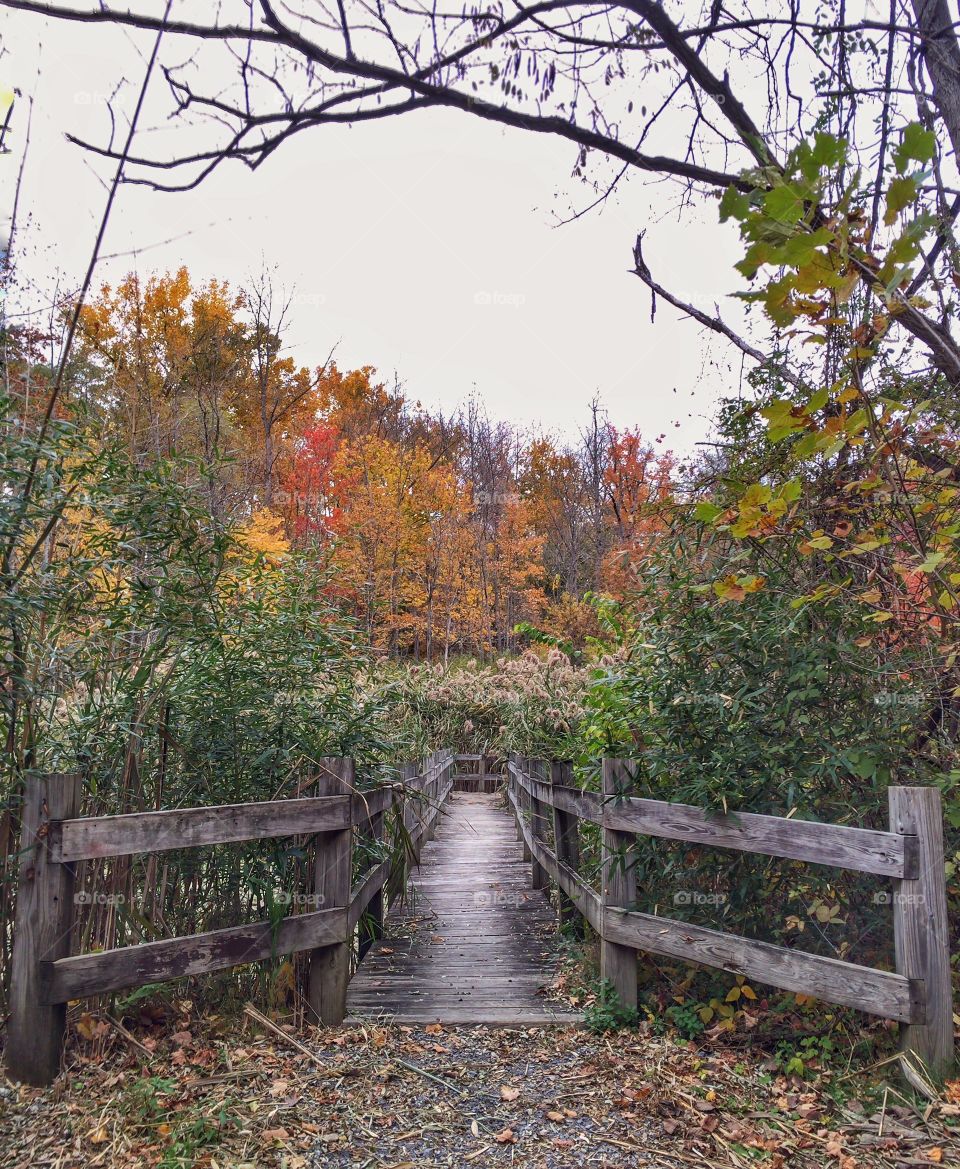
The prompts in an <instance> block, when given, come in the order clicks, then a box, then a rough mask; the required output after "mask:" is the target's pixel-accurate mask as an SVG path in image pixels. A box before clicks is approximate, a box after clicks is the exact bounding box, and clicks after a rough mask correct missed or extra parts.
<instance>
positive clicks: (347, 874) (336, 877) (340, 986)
mask: <svg viewBox="0 0 960 1169" xmlns="http://www.w3.org/2000/svg"><path fill="white" fill-rule="evenodd" d="M319 769H320V776H319V778H318V780H317V785H316V787H317V792H318V794H319V795H326V796H342V795H345V794H348V793H350V792H352V791H353V790H354V787H355V777H354V767H353V760H352V759H338V758H329V759H321V760H319ZM314 850H315V851H314V869H313V885H312V892H313V893H314V895H315V896H316V899H317V904H318V905H320V906H323V907H324V908H328V909H329V908H334V907H342V908H343V911H344V919H345V920H346V916H347V912H348V908H347V907H348V906H349V905H350V881H351V877H352V873H353V829H352V828H351V827H350V826H349V825H348V826H347V827H346V828H341V829H339V830H338V831H333V832H323V833H320V834H318V835H317V838H316V841H315V844H314ZM351 937H352V931H351ZM350 949H351V946H350V938H347V937H343V938H341V939H339V940H337V941H333V942H329V943H327V944H325V945H321V946H319V947H317V948H316V949H314V950H313V952H312V953H311V955H310V965H309V968H308V971H307V1004H308V1006H309V1008H310V1011H311V1012H312V1014H313V1016H314V1018H316V1019H319V1020H320V1022H321V1023H323V1025H324V1026H325V1027H335V1026H336V1025H337V1024H338V1023H342V1022H343V1018H344V1015H346V1013H347V986H348V984H349V982H350Z"/></svg>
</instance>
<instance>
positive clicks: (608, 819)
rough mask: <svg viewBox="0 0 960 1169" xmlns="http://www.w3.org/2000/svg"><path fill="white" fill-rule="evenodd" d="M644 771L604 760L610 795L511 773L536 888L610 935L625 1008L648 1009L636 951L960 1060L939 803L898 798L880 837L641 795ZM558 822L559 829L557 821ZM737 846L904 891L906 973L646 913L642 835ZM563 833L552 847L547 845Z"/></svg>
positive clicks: (557, 767) (609, 962)
mask: <svg viewBox="0 0 960 1169" xmlns="http://www.w3.org/2000/svg"><path fill="white" fill-rule="evenodd" d="M635 773H636V765H635V764H633V763H632V762H631V761H629V760H620V759H605V760H604V761H603V768H602V776H603V782H602V789H603V790H602V792H601V793H597V792H592V791H584V790H580V789H579V788H576V787H573V786H571V777H572V767H571V766H570V765H569V764H567V763H562V762H559V763H558V762H549V763H548V762H544V761H542V760H531V759H520V758H519V757H516V756H514V757H513V758H512V759H511V761H510V762H509V764H508V777H509V778H508V784H507V795H508V799H509V801H510V805H511V807H512V809H513V812H514V815H515V817H516V821H517V832H518V838H521V839H522V840H523V843H524V851H525V854H526V855H527V856H528V858H529V859H530V860H531V861H532V864H533V884H534V887H535V888H538V887H539V888H544V887H545V886H547V884H548V883H549V881H553V882H554V884H555V885H556V886H557V888H558V890H559V898H560V912H561V917H562V918H564V919H567V920H573V921H577V922H579V921H580V919H583V920H585V921H586V922H588V923H589V924H590V926H591V927H592V928H593V929H594V930H595V931H596V933H597V934H599V936H600V954H601V971H600V973H601V978H602V979H604V980H608V981H609V983H610V984H611V985H612V987H613V990H614V991H615V993H616V996H617V998H618V999H619V1000H620V1002H622V1003H623V1004H624V1005H626V1006H629V1007H636V1004H637V961H636V955H637V951H638V950H642V951H646V952H647V953H651V954H659V955H663V956H665V957H669V958H674V959H679V960H682V961H687V962H692V963H700V964H702V965H705V966H712V967H716V968H718V969H722V970H728V971H731V972H733V973H735V974H740V975H743V976H745V977H747V978H751V979H755V980H756V981H758V982H763V983H767V984H769V985H771V986H775V987H779V988H780V989H782V990H788V991H795V992H799V993H802V994H805V995H811V996H813V997H815V998H818V999H822V1000H824V1001H825V1002H830V1003H837V1004H839V1005H842V1006H848V1007H855V1008H857V1009H858V1010H862V1011H867V1012H869V1013H871V1014H874V1015H879V1016H881V1017H882V1018H886V1019H894V1020H897V1021H898V1022H900V1023H901V1024H903V1027H902V1042H903V1048H904V1051H905V1052H907V1053H913V1055H915V1056H917V1057H919V1059H920V1060H921V1061H922V1064H923V1066H924V1067H925V1068H926V1069H928V1070H929V1071H930V1072H932V1073H933V1074H940V1073H942V1072H943V1071H944V1070H946V1069H947V1068H948V1067H949V1066H950V1064H951V1063H952V1061H953V1009H952V999H951V986H950V947H949V931H948V923H947V902H946V887H945V876H944V856H943V825H942V813H941V806H940V793H939V791H938V790H937V789H936V788H929V787H916V788H910V787H891V788H890V789H889V808H890V830H889V831H887V832H878V831H873V830H869V829H863V828H854V827H848V826H847V825H839V824H821V823H813V822H810V821H806V820H793V819H789V818H786V817H780V816H761V815H756V814H753V813H747V812H741V813H729V814H726V815H718V814H714V813H713V812H708V811H705V810H704V809H702V808H697V807H692V806H690V805H686V804H672V803H666V802H663V801H659V800H649V799H637V798H633V797H631V795H630V790H631V775H633V774H635ZM551 820H552V824H551V823H550V821H551ZM581 820H588V821H591V822H592V823H594V824H597V825H599V826H600V827H601V829H602V832H601V838H602V846H601V853H602V855H601V888H600V890H599V891H597V890H595V889H593V888H592V887H591V885H590V884H589V883H588V882H587V881H585V880H584V878H583V876H582V874H581V872H580V871H579V868H580V863H579V833H578V822H579V821H581ZM638 835H642V836H656V837H663V838H665V839H668V840H679V841H686V842H688V843H690V844H698V845H706V846H714V847H717V848H730V849H736V850H737V851H740V852H750V853H759V854H761V855H763V856H774V857H785V858H788V859H790V860H797V861H807V862H810V863H813V864H819V865H830V866H835V867H837V868H841V869H848V870H851V871H854V872H860V873H870V874H873V875H875V876H878V877H887V878H890V879H891V880H892V881H893V891H892V895H891V897H890V902H891V904H892V907H893V924H894V948H895V954H896V971H886V970H876V969H874V968H872V967H869V966H859V965H856V964H854V963H852V962H843V961H839V960H837V959H834V958H826V957H821V956H820V955H817V954H809V953H803V952H801V951H798V950H793V949H789V948H787V947H784V946H776V945H771V944H770V943H767V942H759V941H752V940H749V939H746V938H741V937H737V936H735V935H733V934H729V933H725V932H722V931H719V930H715V929H709V928H706V927H704V926H699V925H692V924H690V923H689V922H681V921H676V920H673V919H671V918H669V917H659V916H656V915H653V914H649V913H639V912H637V911H636V910H635V908H634V907H635V905H636V901H637V890H636V878H635V870H634V867H633V865H632V864H631V859H630V858H631V853H632V852H633V850H634V849H635V848H636V836H638ZM551 837H552V840H553V847H552V848H551V847H550V845H549V840H550V838H551Z"/></svg>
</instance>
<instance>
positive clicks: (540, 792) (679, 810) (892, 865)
mask: <svg viewBox="0 0 960 1169" xmlns="http://www.w3.org/2000/svg"><path fill="white" fill-rule="evenodd" d="M508 766H509V769H510V774H511V775H512V776H513V777H514V778H515V779H516V781H517V783H518V784H519V785H520V786H521V787H522V788H523V789H524V791H526V792H527V793H528V794H529V795H530V796H531V797H533V798H534V799H536V800H539V801H540V802H541V803H544V804H548V805H549V806H550V807H552V808H559V809H561V810H563V811H565V812H570V813H571V814H572V815H574V816H576V817H577V818H578V819H579V820H590V821H591V822H592V823H594V824H601V825H603V826H604V827H605V828H611V829H614V830H616V831H619V832H635V833H637V834H638V835H641V836H657V837H661V838H662V839H665V840H683V841H686V842H687V843H688V844H705V845H709V846H710V847H712V848H733V849H736V850H737V851H739V852H751V853H758V854H760V855H762V856H777V857H783V858H784V859H786V860H796V861H807V862H809V863H812V864H818V865H830V866H833V867H835V868H841V869H848V870H850V871H851V872H856V873H872V874H874V875H875V876H878V877H896V878H898V879H901V880H902V879H904V878H907V879H910V878H912V877H914V876H915V875H916V872H917V869H918V853H917V848H918V845H917V839H916V837H913V836H906V835H903V834H901V833H897V832H879V831H874V830H872V829H869V828H853V827H850V826H848V825H846V824H828V823H821V822H819V821H816V820H795V819H792V818H790V817H788V816H764V815H759V814H757V813H756V812H736V811H734V812H727V813H726V814H724V813H721V812H713V811H710V810H707V809H704V808H698V807H696V806H694V805H692V804H673V803H669V802H667V801H665V800H649V799H639V798H637V797H633V796H622V797H620V798H608V799H606V800H604V798H603V796H601V795H600V794H599V793H597V792H592V791H587V790H584V789H582V788H573V787H564V786H556V785H553V784H549V783H545V782H544V781H543V780H540V779H537V778H536V777H535V776H531V775H529V774H527V773H526V772H524V771H523V770H522V768H520V767H519V766H518V765H517V764H516V763H514V762H511V763H510V764H509V765H508Z"/></svg>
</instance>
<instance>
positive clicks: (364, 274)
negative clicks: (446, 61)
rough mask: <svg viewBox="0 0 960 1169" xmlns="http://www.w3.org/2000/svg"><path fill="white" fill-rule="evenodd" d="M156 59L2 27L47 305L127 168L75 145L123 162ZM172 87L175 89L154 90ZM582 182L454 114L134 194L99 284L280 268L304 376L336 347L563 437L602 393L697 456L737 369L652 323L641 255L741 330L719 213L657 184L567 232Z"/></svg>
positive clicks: (3, 181) (540, 143)
mask: <svg viewBox="0 0 960 1169" xmlns="http://www.w3.org/2000/svg"><path fill="white" fill-rule="evenodd" d="M148 41H149V38H148ZM148 41H145V40H144V39H143V38H142V37H141V38H140V39H139V40H138V39H137V38H136V36H135V35H132V34H130V33H127V32H125V31H122V30H117V29H110V28H106V27H94V26H90V27H86V26H80V25H76V24H52V25H51V24H46V23H44V22H43V21H41V20H39V19H37V18H35V17H30V16H27V15H24V14H20V13H12V12H10V11H8V10H4V13H3V23H2V45H3V49H4V50H5V52H4V55H3V57H2V58H0V88H2V84H4V83H5V84H12V85H15V86H17V87H18V88H19V89H20V90H22V92H23V100H21V101H19V102H18V107H17V109H16V111H15V117H14V136H13V138H12V140H11V142H10V145H11V147H12V153H11V154H9V155H6V156H4V157H2V158H0V200H2V202H0V217H6V216H7V215H9V213H10V207H11V202H12V190H13V183H14V178H15V175H16V170H17V167H18V165H19V160H20V157H21V154H22V150H23V144H24V138H25V130H26V117H27V113H28V103H27V100H26V99H27V98H28V96H31V95H32V96H33V99H34V110H33V122H32V130H31V144H30V149H29V153H28V157H27V163H26V170H25V179H24V186H23V190H22V195H21V216H22V217H24V218H23V220H22V222H21V229H22V233H23V234H22V235H21V237H20V241H19V242H20V248H19V249H18V250H19V252H20V255H21V259H20V261H19V264H20V269H21V275H26V276H27V277H28V278H29V279H30V281H31V283H32V284H33V286H34V288H35V296H36V298H37V303H40V302H41V300H42V298H43V297H49V295H50V291H51V289H52V288H53V286H54V282H55V281H56V280H59V282H60V286H61V287H62V288H74V287H76V286H77V285H78V284H79V282H80V279H81V277H82V273H83V269H84V267H85V265H86V262H87V258H88V256H89V252H90V247H91V244H92V241H93V238H94V235H95V232H96V228H97V225H98V223H99V218H100V215H101V214H102V209H103V204H104V200H105V188H104V182H103V179H104V176H105V175H106V174H107V173H108V172H109V169H110V168H108V167H104V166H102V165H101V164H99V163H96V162H95V161H94V160H93V159H92V158H91V157H90V156H89V155H87V154H85V153H84V152H83V151H82V150H81V149H79V148H77V147H75V146H72V145H71V144H69V143H67V142H66V141H65V139H64V134H65V133H66V132H67V131H72V132H73V133H76V134H79V135H80V136H82V137H86V138H90V139H92V140H94V141H98V142H105V141H106V137H107V133H108V129H109V118H108V110H107V105H106V99H107V97H108V96H109V94H110V93H111V92H112V91H113V88H114V86H115V84H116V83H117V82H118V81H120V80H121V79H122V78H124V77H126V78H129V79H130V82H131V84H130V85H129V86H128V87H127V89H126V91H125V94H126V97H125V99H124V100H125V103H126V106H127V108H129V106H130V104H131V103H132V100H133V97H134V90H135V87H136V86H138V85H139V82H140V79H141V78H142V75H143V61H142V49H143V46H144V44H145V43H148ZM154 84H155V85H156V86H157V88H158V89H159V90H162V89H163V86H164V83H163V80H162V78H160V77H159V76H157V77H155V80H154ZM157 96H158V97H159V96H160V95H159V94H158V95H157ZM147 124H149V121H148V123H147ZM185 132H186V133H189V131H188V130H187V131H185ZM574 161H575V148H574V147H572V146H571V144H569V143H564V142H562V141H560V140H554V139H551V138H548V137H546V136H540V135H532V134H523V133H522V132H519V131H512V130H508V129H503V128H500V127H497V126H493V125H490V124H488V123H485V122H482V121H480V120H479V119H471V118H469V117H467V116H465V115H463V114H460V113H457V112H455V111H429V112H421V113H417V114H414V115H411V116H410V117H409V118H398V119H394V120H391V121H385V122H379V123H378V122H374V123H371V124H369V125H363V126H359V127H357V128H356V129H350V128H348V127H340V126H328V127H323V128H320V129H318V130H314V131H313V132H308V133H307V134H302V135H300V136H298V137H296V138H295V139H294V140H292V141H291V142H289V143H287V144H286V145H285V146H284V147H283V148H282V149H281V150H280V152H279V153H278V154H276V155H274V156H273V158H272V159H271V160H270V161H269V162H268V163H267V164H266V165H265V167H264V168H263V169H262V170H260V171H258V172H256V173H254V174H251V173H250V172H249V171H247V170H246V169H241V168H239V167H230V168H227V169H221V171H220V172H218V173H217V174H216V175H215V176H214V177H213V178H212V179H210V180H209V181H208V182H207V183H205V184H204V185H203V186H202V187H201V188H200V189H199V190H198V191H196V192H190V193H186V194H175V195H165V194H159V193H154V192H149V191H146V190H144V189H142V188H136V187H125V188H123V189H122V190H121V192H120V196H119V199H118V202H117V205H116V208H115V212H114V216H113V218H112V221H111V223H110V228H109V234H108V237H107V239H106V243H105V248H104V253H105V255H107V256H112V255H113V254H115V253H128V254H124V255H120V256H119V257H117V258H107V259H105V260H104V261H103V262H102V263H101V265H100V268H99V269H98V273H99V279H98V281H97V285H99V284H100V283H102V282H103V281H110V280H116V279H117V278H118V277H119V276H121V275H122V274H123V273H125V272H126V271H129V270H130V269H136V270H137V271H139V272H140V273H141V274H144V275H145V274H148V273H150V272H152V271H157V270H161V271H162V270H165V269H173V268H176V267H178V266H179V265H180V264H186V265H187V266H188V267H189V269H190V271H191V274H192V276H193V277H194V279H195V280H196V281H202V280H205V279H207V278H210V277H217V278H220V279H227V280H229V281H230V282H231V283H233V284H242V283H243V282H245V281H246V280H247V279H249V278H250V276H251V275H252V274H255V273H256V272H257V271H259V270H260V268H261V267H262V265H263V263H264V261H265V262H266V263H267V264H268V265H271V266H274V267H275V269H276V273H277V277H276V278H277V280H278V282H279V283H280V284H282V285H283V286H285V287H286V288H287V289H288V290H292V291H293V293H294V306H293V314H292V327H291V329H290V333H289V340H290V342H291V345H292V348H293V351H294V354H295V356H296V357H297V359H298V360H299V361H302V362H303V363H305V364H313V363H316V362H319V361H322V360H323V359H324V357H325V356H326V355H327V353H328V352H329V351H330V349H331V348H332V347H333V346H336V349H337V361H338V363H339V364H340V366H341V367H342V368H350V367H355V366H358V365H373V366H376V367H377V368H378V369H379V370H380V371H381V374H382V375H383V376H385V377H387V378H389V379H391V380H392V378H393V376H394V374H395V373H396V375H397V376H398V377H399V378H400V380H401V381H402V382H403V383H404V385H405V386H406V388H407V391H408V393H409V395H410V396H411V397H412V398H415V399H418V400H420V401H421V402H423V403H424V404H425V405H427V406H430V407H442V408H443V409H444V410H445V411H447V412H450V411H452V410H453V409H454V408H455V407H456V406H457V405H458V404H460V403H462V402H464V401H465V400H466V399H467V398H468V397H469V396H470V395H471V394H475V395H476V396H477V397H478V398H479V399H481V400H482V401H483V402H484V403H485V405H486V407H487V410H488V412H489V413H490V415H491V416H492V417H494V418H505V419H509V420H512V421H516V422H520V423H528V424H532V425H541V426H542V427H543V428H544V429H547V430H553V431H558V432H562V433H566V434H575V433H576V430H577V428H578V426H579V425H580V424H581V423H582V422H583V421H584V420H585V416H586V410H587V405H588V403H589V401H590V400H591V398H592V397H593V396H594V395H595V394H597V395H599V397H600V399H601V400H602V402H603V404H604V405H605V406H606V407H607V409H608V410H609V413H610V416H611V418H612V420H613V421H614V423H616V424H617V425H619V426H633V425H637V426H639V427H640V428H641V430H642V432H643V433H644V434H645V435H646V436H647V437H649V438H650V439H654V438H656V437H657V436H658V435H661V434H662V435H664V436H665V438H664V446H666V447H670V448H672V449H675V450H679V451H688V450H690V449H691V447H692V446H693V444H694V443H696V442H697V441H698V440H700V439H702V438H703V437H704V436H705V435H706V434H707V432H708V429H709V420H710V417H711V415H712V409H713V403H714V402H715V401H716V399H717V397H718V396H719V395H721V394H723V393H735V392H736V391H737V389H738V386H739V381H740V375H741V367H740V362H739V359H738V356H737V355H736V354H735V353H733V352H731V350H730V348H729V347H728V346H726V345H725V344H724V343H723V342H721V341H719V340H715V339H711V338H710V337H709V335H705V334H704V332H703V330H702V329H700V327H699V326H697V325H696V324H694V323H693V322H691V321H689V320H684V319H682V318H681V317H680V315H679V314H678V313H677V312H676V311H675V310H674V309H672V308H671V307H670V306H669V305H666V304H663V303H661V304H660V306H659V309H658V312H657V317H656V323H655V324H653V325H652V324H651V323H650V296H649V293H648V291H647V290H646V288H645V287H644V286H643V285H642V284H641V283H640V281H639V280H638V279H637V278H636V277H635V276H632V275H630V273H629V271H628V269H629V267H630V263H631V248H632V244H633V240H634V237H635V235H636V233H637V231H638V230H640V229H643V228H647V229H649V230H648V236H647V244H646V249H645V254H646V258H647V261H648V263H649V264H650V266H651V268H652V269H653V272H654V275H655V277H657V278H658V279H660V280H661V281H662V282H663V283H665V284H667V285H668V286H670V287H672V288H673V289H674V290H675V291H676V292H677V293H678V294H679V295H681V296H683V297H684V298H685V299H688V300H692V301H694V302H695V303H697V304H699V305H700V306H702V307H706V308H708V309H709V308H711V307H712V304H713V302H714V301H715V300H720V301H721V303H722V304H723V306H724V312H725V314H728V315H730V316H731V317H732V318H733V319H734V320H735V319H736V318H737V316H738V313H737V308H736V306H735V305H733V306H731V302H730V300H729V296H728V295H727V294H728V293H729V291H730V290H731V289H732V288H735V287H736V273H734V272H733V270H732V265H733V263H734V262H735V261H736V259H737V258H738V257H739V254H740V249H739V245H738V241H737V239H736V236H735V234H734V232H733V231H732V230H728V229H726V228H723V229H721V228H719V227H718V226H717V212H716V204H715V203H714V202H705V203H704V205H703V207H702V209H701V210H700V211H699V212H698V213H696V214H695V215H693V216H691V215H690V213H689V212H688V213H687V214H686V215H685V217H684V221H683V223H682V225H681V223H680V222H679V221H678V216H677V213H676V208H677V202H678V199H679V188H678V187H677V186H676V185H675V184H671V183H668V182H662V183H659V184H649V183H644V182H642V181H641V180H640V179H634V180H632V181H631V182H630V183H629V184H627V185H625V186H623V188H622V189H621V190H620V191H619V192H618V194H617V195H616V196H615V197H614V198H613V199H611V200H609V201H608V202H607V203H606V204H605V206H604V207H603V208H602V210H598V211H594V212H592V213H591V214H589V215H587V216H585V217H583V218H581V219H579V220H578V221H577V222H575V223H573V224H571V225H568V226H562V227H558V226H556V224H557V221H558V219H559V218H561V217H563V216H565V215H566V214H567V213H568V212H569V211H570V209H571V208H572V207H574V208H575V207H580V206H583V205H585V204H586V203H588V202H590V200H591V198H592V193H591V191H590V189H589V188H588V187H586V186H584V185H583V184H582V183H580V182H578V181H577V180H576V179H573V178H571V177H570V170H571V167H572V165H573V163H574ZM26 216H29V220H27V219H26V218H25V217H26ZM165 241H172V242H165ZM134 249H139V250H138V251H137V252H134Z"/></svg>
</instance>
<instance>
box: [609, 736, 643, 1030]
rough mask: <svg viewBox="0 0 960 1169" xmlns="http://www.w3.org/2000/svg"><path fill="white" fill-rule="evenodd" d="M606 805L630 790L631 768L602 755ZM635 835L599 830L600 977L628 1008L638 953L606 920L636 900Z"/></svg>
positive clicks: (631, 1005)
mask: <svg viewBox="0 0 960 1169" xmlns="http://www.w3.org/2000/svg"><path fill="white" fill-rule="evenodd" d="M602 780H603V797H604V802H605V806H608V805H609V804H610V803H612V802H613V801H614V800H617V801H619V800H621V799H622V798H623V796H624V795H625V794H629V784H630V782H631V780H630V770H629V765H628V763H627V761H626V760H623V759H604V761H603V771H602ZM633 848H634V836H633V833H630V832H619V831H617V830H616V829H615V828H610V827H608V826H606V825H604V828H603V834H602V866H603V867H602V870H601V872H602V878H601V879H602V885H601V889H600V899H601V902H602V906H603V908H602V911H601V912H602V917H601V922H600V979H601V981H602V982H603V983H606V984H608V985H609V986H610V987H611V989H612V992H613V993H614V995H615V996H616V998H617V1001H618V1002H619V1003H620V1004H621V1005H622V1006H624V1007H626V1008H627V1009H628V1010H636V1006H637V955H636V952H635V950H634V949H633V948H631V946H630V945H626V944H623V943H622V942H620V941H618V940H617V939H616V938H615V937H613V936H611V933H610V930H609V929H608V926H607V922H608V918H609V914H610V911H611V910H618V909H630V908H631V907H632V906H633V905H634V904H635V903H636V900H637V878H636V870H635V869H634V868H633V865H632V852H633Z"/></svg>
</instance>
